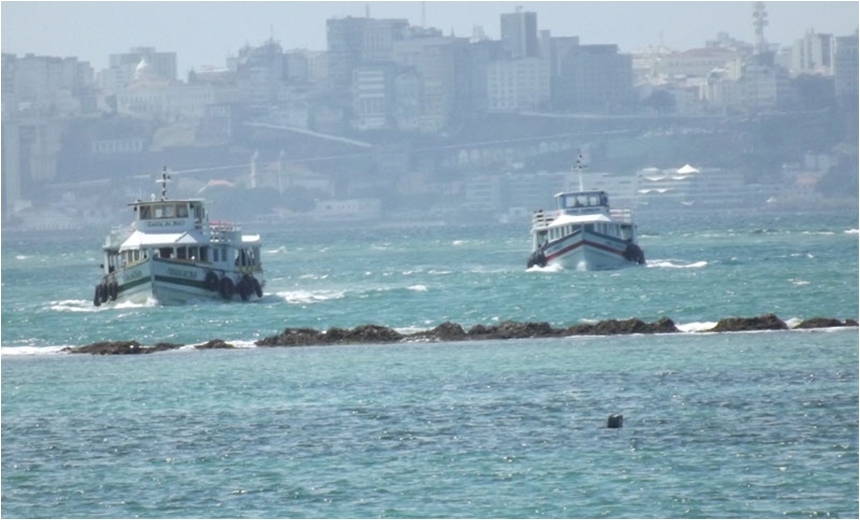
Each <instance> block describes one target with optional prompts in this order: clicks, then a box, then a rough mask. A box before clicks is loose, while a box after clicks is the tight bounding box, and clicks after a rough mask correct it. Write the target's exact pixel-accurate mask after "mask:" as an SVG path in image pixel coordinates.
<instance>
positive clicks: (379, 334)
mask: <svg viewBox="0 0 860 520" xmlns="http://www.w3.org/2000/svg"><path fill="white" fill-rule="evenodd" d="M402 339H403V334H400V333H399V332H397V331H396V330H394V329H389V328H388V327H382V326H380V325H359V326H358V327H356V328H354V329H352V330H351V331H349V332H348V333H347V334H346V337H344V341H345V342H347V343H394V342H396V341H400V340H402Z"/></svg>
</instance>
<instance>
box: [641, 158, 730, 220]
mask: <svg viewBox="0 0 860 520" xmlns="http://www.w3.org/2000/svg"><path fill="white" fill-rule="evenodd" d="M743 204H744V176H743V174H742V173H738V172H729V171H725V170H720V169H716V168H710V169H699V168H695V167H693V166H691V165H689V164H686V165H684V166H682V167H681V168H678V169H664V170H661V169H657V168H645V169H643V170H639V171H638V172H636V205H637V207H643V206H644V207H647V208H649V209H654V210H677V209H683V208H685V207H686V208H690V207H692V208H694V209H700V208H731V207H741V206H742V205H743Z"/></svg>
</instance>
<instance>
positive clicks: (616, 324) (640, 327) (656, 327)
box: [564, 318, 678, 336]
mask: <svg viewBox="0 0 860 520" xmlns="http://www.w3.org/2000/svg"><path fill="white" fill-rule="evenodd" d="M671 332H678V328H677V327H676V326H675V322H674V321H672V320H671V319H669V318H660V319H659V320H657V321H655V322H654V323H646V322H644V321H642V320H640V319H639V318H630V319H627V320H603V321H599V322H597V323H594V324H591V323H579V324H577V325H573V326H572V327H568V328H567V329H565V331H564V335H566V336H615V335H619V334H667V333H671Z"/></svg>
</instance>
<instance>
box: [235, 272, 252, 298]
mask: <svg viewBox="0 0 860 520" xmlns="http://www.w3.org/2000/svg"><path fill="white" fill-rule="evenodd" d="M237 289H238V290H239V296H241V297H242V301H243V302H246V301H248V297H250V296H251V291H252V290H253V287H252V286H251V277H250V276H248V275H247V274H246V275H245V276H243V277H242V279H241V280H239V286H238V287H237Z"/></svg>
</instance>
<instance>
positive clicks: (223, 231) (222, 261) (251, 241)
mask: <svg viewBox="0 0 860 520" xmlns="http://www.w3.org/2000/svg"><path fill="white" fill-rule="evenodd" d="M169 180H170V175H169V174H168V171H167V168H165V169H164V171H163V172H162V174H161V179H160V180H158V181H157V182H159V183H161V198H160V199H159V200H156V197H155V195H153V196H152V199H151V200H149V201H141V200H137V201H135V202H132V203H130V204H129V207H130V208H131V210H132V213H133V215H134V220H133V221H132V223H131V225H130V226H126V227H124V228H120V229H114V230H112V231H111V233H110V234H109V235H108V236H107V238H106V239H105V243H104V245H103V247H102V249H103V256H104V263H102V264H101V268H102V270H103V274H102V277H101V279H100V280H99V282H98V283H97V284H96V286H95V293H94V295H93V305H95V306H96V307H98V306H100V305H102V304H107V303H110V302H133V303H146V302H147V301H149V300H150V299H153V300H155V301H156V302H157V303H159V304H163V305H174V304H183V303H189V302H193V301H199V300H212V299H214V300H223V301H231V300H234V299H241V300H242V301H248V300H251V299H252V298H254V297H256V298H261V297H262V296H263V287H265V284H266V281H265V277H264V275H263V266H262V259H261V256H260V248H261V246H262V243H261V239H260V236H259V235H245V234H243V233H242V229H241V227H240V226H239V225H236V224H233V223H230V222H218V221H210V220H209V213H208V210H207V208H206V201H204V200H203V199H195V198H189V199H170V198H168V197H167V183H168V181H169ZM236 296H238V298H235V297H236Z"/></svg>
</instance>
